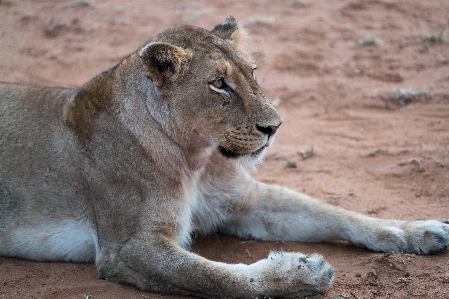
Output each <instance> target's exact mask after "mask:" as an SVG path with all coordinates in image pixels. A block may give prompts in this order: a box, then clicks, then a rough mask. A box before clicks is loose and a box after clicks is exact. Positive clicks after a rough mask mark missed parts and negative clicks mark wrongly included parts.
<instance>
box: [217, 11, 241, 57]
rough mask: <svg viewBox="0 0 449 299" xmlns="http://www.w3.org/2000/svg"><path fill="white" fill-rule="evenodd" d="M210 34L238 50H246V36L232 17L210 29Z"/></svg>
mask: <svg viewBox="0 0 449 299" xmlns="http://www.w3.org/2000/svg"><path fill="white" fill-rule="evenodd" d="M212 33H213V34H215V35H217V36H218V37H220V38H222V39H224V40H227V41H229V42H230V43H231V44H232V45H233V46H234V47H236V48H238V49H239V50H246V49H245V48H246V45H245V41H246V40H247V38H248V34H247V32H246V30H245V28H243V27H242V26H241V25H240V24H239V23H238V22H237V20H236V18H234V17H233V16H230V17H228V18H227V19H226V20H225V21H224V22H223V23H221V24H218V25H216V26H215V27H214V29H212Z"/></svg>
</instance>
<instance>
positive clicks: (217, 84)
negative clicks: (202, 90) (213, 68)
mask: <svg viewBox="0 0 449 299" xmlns="http://www.w3.org/2000/svg"><path fill="white" fill-rule="evenodd" d="M212 84H213V85H214V87H216V88H219V89H222V88H223V87H224V86H225V82H224V79H223V78H215V79H214V80H213V81H212Z"/></svg>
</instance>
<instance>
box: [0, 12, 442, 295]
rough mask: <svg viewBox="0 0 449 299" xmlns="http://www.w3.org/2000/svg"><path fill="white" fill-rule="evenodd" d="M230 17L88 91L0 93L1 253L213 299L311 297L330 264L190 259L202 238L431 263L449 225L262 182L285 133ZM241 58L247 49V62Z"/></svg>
mask: <svg viewBox="0 0 449 299" xmlns="http://www.w3.org/2000/svg"><path fill="white" fill-rule="evenodd" d="M244 35H245V34H244V29H242V28H241V27H240V26H239V24H238V23H237V21H236V20H235V19H234V18H233V17H230V18H228V19H226V21H225V22H223V23H222V24H219V25H217V26H215V28H214V29H213V30H212V31H208V30H205V29H202V28H197V27H192V26H185V25H180V26H175V27H172V28H170V29H168V30H166V31H165V32H163V33H161V34H160V35H158V36H157V37H156V38H154V39H153V40H151V41H150V42H148V43H147V44H145V45H144V46H142V47H141V48H140V49H138V50H137V51H136V52H134V53H133V54H131V55H130V56H129V57H127V58H125V59H124V60H123V61H122V62H120V63H119V64H118V65H117V66H115V67H114V68H112V69H110V70H108V71H106V72H104V73H102V74H100V75H98V76H97V77H95V78H94V79H92V80H91V81H89V82H87V83H86V84H85V85H84V86H82V87H80V88H77V89H64V88H49V87H36V86H27V85H17V84H1V85H0V98H1V101H0V112H1V119H0V255H4V256H10V257H20V258H25V259H31V260H36V261H72V262H92V261H95V264H96V267H97V270H98V275H99V277H101V278H105V279H108V280H111V281H115V282H119V283H124V284H131V285H134V286H137V287H139V288H141V289H144V290H149V291H154V292H162V293H172V294H182V295H196V296H201V297H208V298H213V297H226V298H231V297H232V298H237V297H239V298H250V297H257V296H269V297H279V296H306V295H311V294H315V293H317V292H320V291H323V290H325V289H326V288H328V287H329V286H330V284H331V283H332V279H333V274H334V269H333V268H332V267H331V266H330V265H329V264H328V263H327V262H326V261H325V260H324V259H323V257H321V256H320V255H310V256H309V255H304V254H301V253H287V252H272V253H271V254H270V255H269V256H268V257H267V258H266V259H263V260H260V261H258V262H256V263H254V264H251V265H244V264H236V265H230V264H225V263H219V262H214V261H210V260H207V259H205V258H202V257H200V256H198V255H196V254H194V253H191V252H189V251H188V250H187V248H188V247H189V243H190V236H191V232H192V231H193V230H197V231H199V232H200V233H203V234H208V233H213V232H216V231H222V232H224V233H228V234H232V235H236V236H238V237H241V238H254V239H258V240H267V241H276V240H287V241H307V242H320V241H329V240H348V241H350V242H352V243H354V244H355V245H357V246H364V247H367V248H369V249H371V250H374V251H380V252H386V251H392V250H393V251H401V252H408V253H416V254H427V253H431V252H436V251H439V250H441V249H443V248H445V246H447V245H448V244H449V225H446V224H444V223H442V222H439V221H435V220H431V221H416V222H409V221H399V220H397V221H396V220H381V219H374V218H371V217H368V216H364V215H361V214H358V213H355V212H351V211H348V210H345V209H343V208H340V207H335V206H331V205H327V204H324V203H321V202H319V201H317V200H315V199H313V198H310V197H309V196H307V195H305V194H301V193H297V192H295V191H292V190H288V189H285V188H282V187H279V186H273V185H267V184H263V183H260V182H257V181H255V180H253V179H252V178H251V177H250V176H249V174H248V172H247V171H246V170H245V169H246V168H248V167H252V166H254V165H255V164H256V163H257V162H259V161H260V160H261V159H262V157H263V154H264V151H265V148H266V147H268V146H269V145H270V144H271V143H272V142H273V139H274V136H275V133H276V130H277V129H278V128H279V126H280V125H281V123H282V118H281V116H280V115H279V114H278V113H277V112H276V110H275V109H274V108H273V106H272V105H271V104H270V102H269V101H268V100H267V98H266V97H265V96H264V94H263V93H262V91H261V90H260V88H259V87H258V85H257V82H256V80H255V78H254V76H253V70H254V68H255V65H254V63H253V61H252V60H251V58H250V57H249V56H248V55H246V54H245V52H244V51H243V50H241V49H240V48H241V39H242V38H243V37H244ZM239 49H240V50H239Z"/></svg>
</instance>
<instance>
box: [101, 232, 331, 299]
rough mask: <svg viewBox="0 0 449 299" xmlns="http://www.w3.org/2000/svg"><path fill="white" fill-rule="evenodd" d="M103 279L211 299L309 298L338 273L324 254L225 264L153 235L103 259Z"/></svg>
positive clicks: (276, 256)
mask: <svg viewBox="0 0 449 299" xmlns="http://www.w3.org/2000/svg"><path fill="white" fill-rule="evenodd" d="M97 269H98V272H99V275H100V277H102V278H105V279H108V280H111V281H115V282H119V283H125V284H132V285H136V286H137V287H139V288H141V289H145V290H149V291H155V292H162V293H171V294H180V295H195V296H200V297H206V298H255V297H263V296H266V297H283V296H307V295H311V294H316V293H317V292H320V291H323V290H324V289H326V288H327V287H329V285H330V284H331V282H332V277H333V274H334V270H333V269H332V267H331V266H330V265H329V264H328V263H326V262H325V261H324V260H323V258H322V257H321V256H319V255H311V256H306V255H303V254H300V253H285V252H272V253H271V254H270V255H269V256H268V257H267V258H266V259H263V260H260V261H258V262H256V263H253V264H250V265H246V264H225V263H220V262H214V261H210V260H207V259H205V258H203V257H200V256H198V255H196V254H193V253H191V252H188V251H186V250H184V249H182V248H181V247H179V246H178V245H177V243H176V242H175V241H173V240H171V239H169V238H165V237H161V236H155V235H154V234H151V235H149V236H147V238H139V239H135V240H130V241H129V242H128V243H127V244H125V245H124V246H123V247H121V249H120V251H119V252H115V253H114V254H110V253H109V254H105V255H100V256H99V258H98V259H97Z"/></svg>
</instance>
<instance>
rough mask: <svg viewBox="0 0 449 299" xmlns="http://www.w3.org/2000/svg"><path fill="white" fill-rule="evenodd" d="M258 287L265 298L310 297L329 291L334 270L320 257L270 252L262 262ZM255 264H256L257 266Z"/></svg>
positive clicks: (260, 263)
mask: <svg viewBox="0 0 449 299" xmlns="http://www.w3.org/2000/svg"><path fill="white" fill-rule="evenodd" d="M256 264H258V267H261V268H259V269H260V270H261V273H262V275H261V276H260V277H259V279H258V281H255V283H257V284H259V285H260V287H261V289H262V290H263V295H265V296H270V297H273V296H288V297H292V296H295V297H298V296H309V295H313V294H316V293H319V292H321V291H323V290H325V289H327V288H328V287H329V286H330V285H331V284H332V280H333V277H334V272H335V270H334V269H333V268H332V266H331V265H330V264H329V263H327V262H326V261H325V260H324V258H323V257H322V256H320V255H318V254H313V255H304V254H302V253H286V252H282V251H277V252H271V253H270V255H269V256H268V258H267V259H265V260H262V261H259V262H258V263H256ZM256 264H253V265H256Z"/></svg>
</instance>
